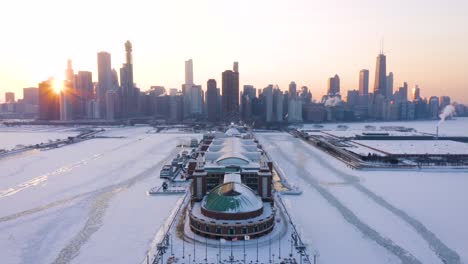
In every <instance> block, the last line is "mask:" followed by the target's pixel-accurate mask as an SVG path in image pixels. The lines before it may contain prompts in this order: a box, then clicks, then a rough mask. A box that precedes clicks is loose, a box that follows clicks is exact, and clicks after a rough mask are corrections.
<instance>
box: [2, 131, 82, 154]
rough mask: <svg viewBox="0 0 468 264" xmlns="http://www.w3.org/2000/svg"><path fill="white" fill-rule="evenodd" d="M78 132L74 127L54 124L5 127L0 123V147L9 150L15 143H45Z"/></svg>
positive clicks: (25, 144)
mask: <svg viewBox="0 0 468 264" xmlns="http://www.w3.org/2000/svg"><path fill="white" fill-rule="evenodd" d="M79 133H80V132H79V131H78V130H77V129H76V128H70V127H54V126H21V127H6V126H2V125H0V149H6V150H10V149H13V148H15V147H16V146H17V145H24V146H28V145H32V144H39V143H47V142H49V140H52V141H55V140H57V139H66V138H67V137H71V136H76V135H78V134H79Z"/></svg>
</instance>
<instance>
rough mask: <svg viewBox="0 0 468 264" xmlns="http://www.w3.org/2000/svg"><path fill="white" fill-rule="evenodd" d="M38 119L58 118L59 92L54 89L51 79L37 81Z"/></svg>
mask: <svg viewBox="0 0 468 264" xmlns="http://www.w3.org/2000/svg"><path fill="white" fill-rule="evenodd" d="M39 119H41V120H59V119H60V103H59V94H58V93H57V92H56V91H55V90H54V87H53V80H48V81H44V82H41V83H39Z"/></svg>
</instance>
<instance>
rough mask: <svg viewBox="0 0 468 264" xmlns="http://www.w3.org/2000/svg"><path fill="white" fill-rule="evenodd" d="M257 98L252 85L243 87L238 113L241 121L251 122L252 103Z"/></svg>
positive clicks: (255, 90)
mask: <svg viewBox="0 0 468 264" xmlns="http://www.w3.org/2000/svg"><path fill="white" fill-rule="evenodd" d="M256 97H257V89H255V87H254V86H253V85H244V89H243V91H242V92H241V97H240V108H241V109H240V112H241V119H242V120H243V121H250V120H252V114H253V102H254V100H255V99H256Z"/></svg>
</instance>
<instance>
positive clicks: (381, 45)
mask: <svg viewBox="0 0 468 264" xmlns="http://www.w3.org/2000/svg"><path fill="white" fill-rule="evenodd" d="M380 54H382V55H383V54H384V37H383V36H382V39H381V40H380Z"/></svg>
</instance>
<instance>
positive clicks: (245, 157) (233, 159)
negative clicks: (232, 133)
mask: <svg viewBox="0 0 468 264" xmlns="http://www.w3.org/2000/svg"><path fill="white" fill-rule="evenodd" d="M261 152H262V150H261V149H259V148H258V147H257V143H255V142H254V141H253V140H252V139H240V138H237V137H224V138H215V139H213V141H212V143H211V145H210V147H209V148H208V150H207V151H206V152H205V160H206V164H205V166H206V167H213V166H229V165H235V166H240V167H252V166H253V167H259V162H260V157H261Z"/></svg>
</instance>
